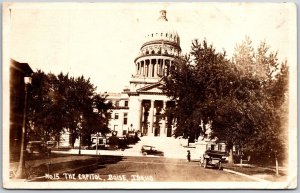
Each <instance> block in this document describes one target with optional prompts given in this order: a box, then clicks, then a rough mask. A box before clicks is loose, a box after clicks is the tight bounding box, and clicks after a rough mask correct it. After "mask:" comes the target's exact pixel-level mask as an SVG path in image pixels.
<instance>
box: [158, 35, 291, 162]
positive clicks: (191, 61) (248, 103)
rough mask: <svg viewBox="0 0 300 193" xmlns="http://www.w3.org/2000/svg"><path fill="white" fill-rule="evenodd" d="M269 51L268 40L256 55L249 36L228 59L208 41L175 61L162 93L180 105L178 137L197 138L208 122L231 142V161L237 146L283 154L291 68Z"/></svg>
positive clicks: (214, 134)
mask: <svg viewBox="0 0 300 193" xmlns="http://www.w3.org/2000/svg"><path fill="white" fill-rule="evenodd" d="M268 49H269V48H268V46H267V45H266V44H265V43H264V42H263V43H262V44H261V45H260V46H259V47H258V49H257V52H255V50H254V49H253V48H252V45H251V40H250V38H246V40H245V41H244V42H243V43H242V44H240V45H237V47H236V51H235V54H234V57H233V59H232V61H229V60H227V59H226V54H225V52H224V53H218V52H216V51H215V49H214V48H213V46H212V45H210V46H208V45H207V42H206V40H204V41H203V42H202V43H201V44H200V43H199V42H198V41H194V42H193V44H192V49H191V52H190V55H188V56H185V57H183V58H181V59H180V60H178V61H176V63H175V68H174V69H171V70H170V73H169V75H168V76H165V77H163V82H164V86H163V90H164V91H165V93H166V94H167V95H168V96H169V97H170V98H171V99H173V100H174V101H175V104H176V106H175V108H174V109H173V110H171V111H172V112H171V113H173V114H174V115H175V118H176V130H175V135H176V136H179V135H183V136H185V137H190V138H192V137H194V136H195V135H197V134H199V133H205V130H206V128H205V125H206V124H208V123H209V124H210V126H211V130H212V135H211V137H212V138H217V139H218V140H220V141H226V142H227V146H228V147H229V149H230V152H231V158H232V146H233V145H235V146H236V147H238V148H239V149H240V150H242V151H248V152H252V153H253V152H255V153H260V154H264V153H267V154H269V153H270V154H273V155H274V153H275V154H278V152H279V151H280V149H281V146H282V139H286V138H284V137H283V138H282V137H279V136H281V135H280V134H282V129H283V128H282V120H283V117H284V116H286V114H284V113H283V112H284V110H283V109H285V111H286V106H285V107H284V103H286V102H285V101H286V99H287V96H286V92H287V91H286V87H287V84H288V83H287V80H288V69H287V67H286V65H285V64H282V65H279V64H278V62H277V54H276V53H272V52H271V53H268ZM280 66H281V67H280ZM282 116H283V117H282ZM257 144H259V145H260V146H259V148H257ZM270 147H272V148H273V149H270Z"/></svg>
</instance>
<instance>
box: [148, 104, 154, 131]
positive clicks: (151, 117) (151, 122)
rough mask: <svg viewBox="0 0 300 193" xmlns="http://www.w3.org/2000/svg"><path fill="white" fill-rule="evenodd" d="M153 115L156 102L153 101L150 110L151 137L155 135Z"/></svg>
mask: <svg viewBox="0 0 300 193" xmlns="http://www.w3.org/2000/svg"><path fill="white" fill-rule="evenodd" d="M153 113H154V100H151V106H150V110H149V122H150V128H149V131H148V133H149V135H152V136H153V134H154V132H153Z"/></svg>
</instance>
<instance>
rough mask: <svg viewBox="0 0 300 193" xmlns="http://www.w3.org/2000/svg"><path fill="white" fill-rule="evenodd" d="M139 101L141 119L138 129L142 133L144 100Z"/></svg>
mask: <svg viewBox="0 0 300 193" xmlns="http://www.w3.org/2000/svg"><path fill="white" fill-rule="evenodd" d="M138 102H139V106H138V108H139V109H138V113H139V116H138V117H139V120H138V125H137V129H138V130H140V132H141V133H142V118H143V106H142V100H138Z"/></svg>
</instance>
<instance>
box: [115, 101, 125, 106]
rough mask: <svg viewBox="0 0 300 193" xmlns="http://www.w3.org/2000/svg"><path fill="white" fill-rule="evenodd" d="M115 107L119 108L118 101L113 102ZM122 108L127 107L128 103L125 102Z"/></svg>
mask: <svg viewBox="0 0 300 193" xmlns="http://www.w3.org/2000/svg"><path fill="white" fill-rule="evenodd" d="M115 106H116V107H119V106H120V101H116V102H115ZM124 106H125V107H128V101H125V103H124Z"/></svg>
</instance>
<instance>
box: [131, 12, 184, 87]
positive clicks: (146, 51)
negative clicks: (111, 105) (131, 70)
mask: <svg viewBox="0 0 300 193" xmlns="http://www.w3.org/2000/svg"><path fill="white" fill-rule="evenodd" d="M166 14H167V12H166V11H165V10H162V11H160V15H159V17H158V19H157V21H156V22H155V23H154V24H153V25H151V29H150V30H149V31H148V32H147V33H146V36H145V40H144V42H143V44H142V46H141V48H140V51H139V55H138V56H137V57H136V58H135V60H134V63H135V65H136V70H135V75H134V76H133V78H136V80H134V81H133V82H138V81H140V79H142V80H143V81H147V82H151V81H153V82H155V81H158V80H160V78H161V76H164V75H168V73H169V69H171V68H173V67H174V65H173V64H174V62H175V60H176V58H178V57H179V56H180V54H181V48H180V38H179V35H178V33H177V32H176V31H175V30H174V29H173V27H172V26H171V24H170V23H169V22H168V19H167V16H166Z"/></svg>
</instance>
